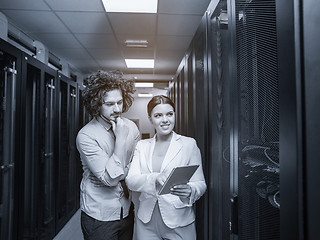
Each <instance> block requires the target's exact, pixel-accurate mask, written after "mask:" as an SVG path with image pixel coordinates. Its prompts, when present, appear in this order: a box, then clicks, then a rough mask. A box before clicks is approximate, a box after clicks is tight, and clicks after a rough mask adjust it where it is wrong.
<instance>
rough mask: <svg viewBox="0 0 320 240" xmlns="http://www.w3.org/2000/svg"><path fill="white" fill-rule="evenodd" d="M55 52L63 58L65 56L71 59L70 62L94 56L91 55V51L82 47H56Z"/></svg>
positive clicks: (66, 58)
mask: <svg viewBox="0 0 320 240" xmlns="http://www.w3.org/2000/svg"><path fill="white" fill-rule="evenodd" d="M53 52H54V53H57V54H58V56H61V58H64V59H65V60H69V61H70V62H74V61H77V60H86V59H88V60H90V59H92V57H91V56H90V55H89V53H88V52H87V51H86V50H85V49H82V48H74V49H70V48H55V49H53Z"/></svg>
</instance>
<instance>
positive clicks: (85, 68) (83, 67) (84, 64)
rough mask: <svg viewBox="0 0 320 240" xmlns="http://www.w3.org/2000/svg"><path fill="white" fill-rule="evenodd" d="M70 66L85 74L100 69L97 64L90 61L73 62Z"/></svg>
mask: <svg viewBox="0 0 320 240" xmlns="http://www.w3.org/2000/svg"><path fill="white" fill-rule="evenodd" d="M72 66H73V67H75V68H77V69H78V70H79V71H81V72H82V73H85V74H87V73H91V72H94V71H96V70H97V69H100V67H99V65H98V63H97V62H96V61H94V60H91V59H86V60H74V61H73V64H72Z"/></svg>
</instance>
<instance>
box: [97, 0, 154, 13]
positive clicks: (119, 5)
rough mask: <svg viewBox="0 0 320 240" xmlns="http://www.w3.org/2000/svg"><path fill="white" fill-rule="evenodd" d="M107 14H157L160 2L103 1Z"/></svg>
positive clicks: (132, 0)
mask: <svg viewBox="0 0 320 240" xmlns="http://www.w3.org/2000/svg"><path fill="white" fill-rule="evenodd" d="M102 3H103V5H104V9H105V10H106V12H133V13H157V8H158V0H102Z"/></svg>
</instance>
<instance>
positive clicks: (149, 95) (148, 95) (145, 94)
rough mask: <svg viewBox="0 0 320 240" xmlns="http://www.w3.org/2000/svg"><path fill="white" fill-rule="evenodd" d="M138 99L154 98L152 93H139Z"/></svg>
mask: <svg viewBox="0 0 320 240" xmlns="http://www.w3.org/2000/svg"><path fill="white" fill-rule="evenodd" d="M138 97H153V94H152V93H138Z"/></svg>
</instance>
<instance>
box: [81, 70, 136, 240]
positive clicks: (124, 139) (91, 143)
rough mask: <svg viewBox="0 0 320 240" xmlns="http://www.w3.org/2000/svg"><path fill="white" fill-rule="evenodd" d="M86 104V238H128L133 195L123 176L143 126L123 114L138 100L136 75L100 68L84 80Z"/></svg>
mask: <svg viewBox="0 0 320 240" xmlns="http://www.w3.org/2000/svg"><path fill="white" fill-rule="evenodd" d="M84 85H85V86H86V87H85V89H84V90H83V98H84V104H85V107H86V109H87V111H88V112H89V114H90V115H91V117H92V120H91V121H90V122H89V123H87V124H86V125H85V126H84V127H83V128H82V129H81V130H80V131H79V133H78V135H77V139H76V143H77V148H78V151H79V153H80V157H81V161H82V166H83V177H82V181H81V185H80V190H81V191H80V207H81V228H82V232H83V235H84V239H85V240H100V239H101V240H102V239H104V240H105V239H108V240H129V239H132V234H133V211H132V204H131V200H130V199H131V196H130V194H129V192H128V189H127V188H126V185H125V183H124V179H125V177H126V176H127V173H128V165H129V163H130V160H131V159H132V155H133V151H134V149H135V146H136V143H137V141H138V140H139V139H140V132H139V130H138V128H137V126H136V125H135V123H133V122H132V121H130V120H129V119H126V118H124V117H122V116H121V113H123V112H125V111H127V110H128V109H129V108H130V106H131V105H132V102H133V97H132V96H131V94H133V92H134V90H133V81H132V80H125V79H123V78H122V74H121V73H120V72H118V71H112V72H105V71H98V72H96V73H93V74H91V75H90V76H88V77H87V78H86V79H85V80H84Z"/></svg>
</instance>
